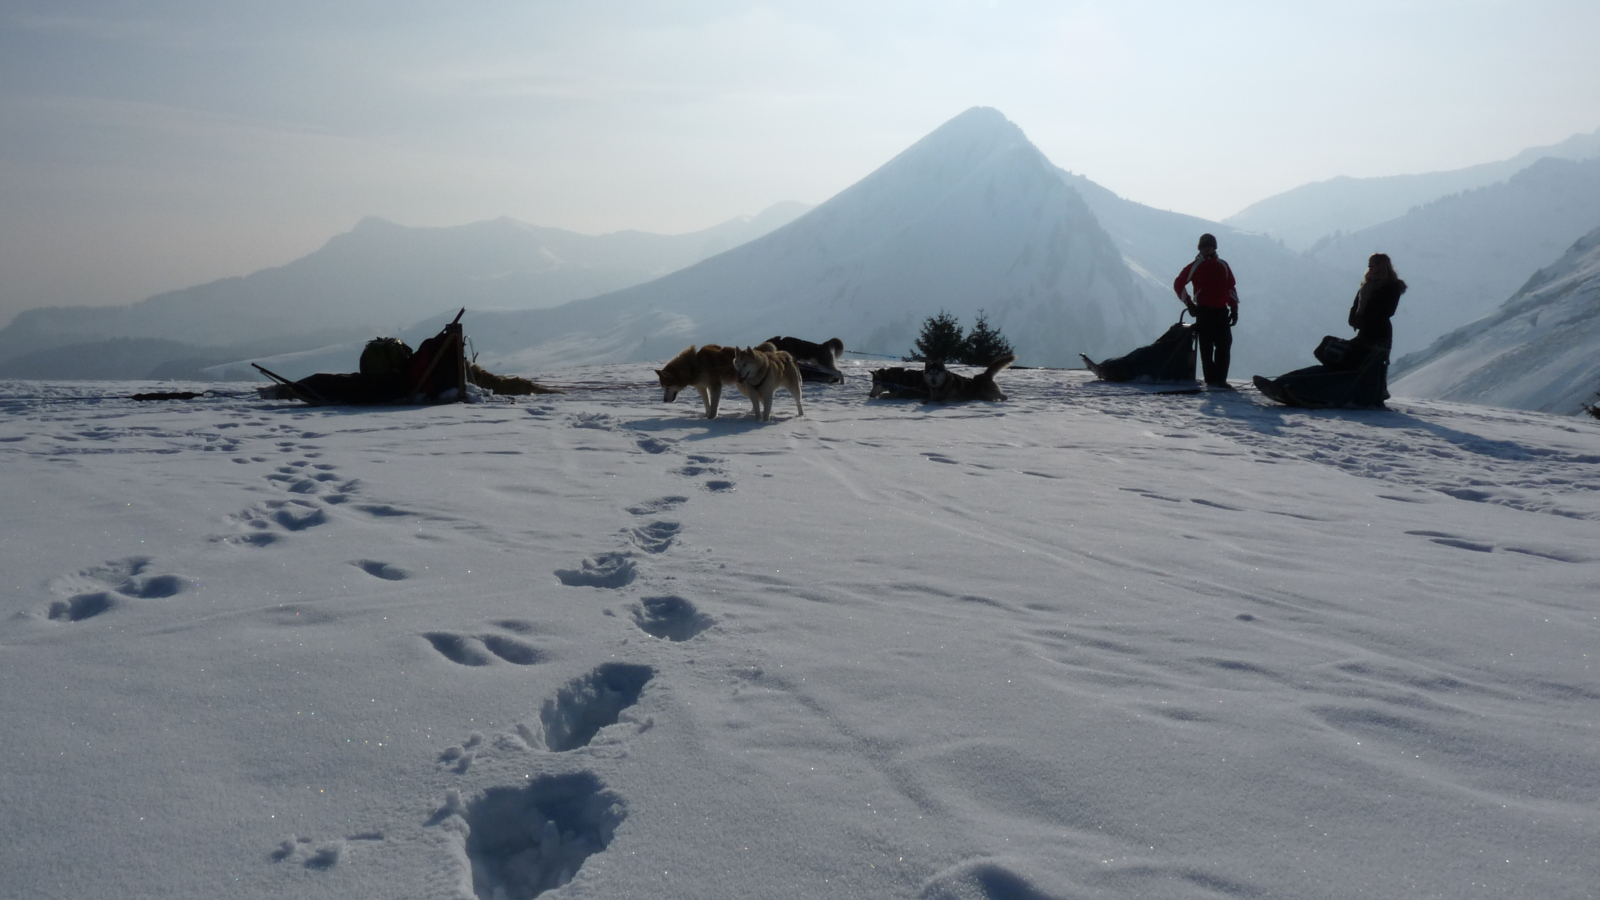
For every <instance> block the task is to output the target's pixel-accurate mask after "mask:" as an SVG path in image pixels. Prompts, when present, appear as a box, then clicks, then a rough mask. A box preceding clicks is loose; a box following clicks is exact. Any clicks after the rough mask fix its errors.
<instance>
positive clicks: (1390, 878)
mask: <svg viewBox="0 0 1600 900" xmlns="http://www.w3.org/2000/svg"><path fill="white" fill-rule="evenodd" d="M543 374H544V375H545V377H547V378H548V379H550V380H553V381H561V382H564V383H567V384H569V385H572V386H573V387H574V392H573V393H571V394H569V395H565V396H553V397H546V398H541V399H540V400H539V401H538V402H533V403H508V404H485V405H477V406H448V407H434V408H393V409H374V410H346V409H323V410H310V409H305V408H303V407H297V406H293V405H285V404H274V403H262V402H258V401H255V400H253V399H248V398H245V399H217V400H210V401H195V402H191V403H166V404H137V403H133V402H131V401H126V400H118V399H113V398H114V397H115V396H116V395H119V394H124V393H126V392H128V391H130V390H133V389H136V388H137V387H138V386H137V385H127V384H117V385H101V386H96V385H85V384H82V383H76V384H59V385H51V384H40V383H9V384H5V385H4V386H3V389H4V396H3V397H0V458H3V463H4V466H5V470H6V472H7V478H6V480H5V482H4V485H5V487H4V491H5V494H4V497H5V501H6V508H7V509H8V510H10V511H11V512H12V516H11V519H10V521H11V525H10V527H8V528H6V529H4V530H0V547H3V554H4V556H3V559H4V570H5V574H6V577H5V579H4V581H3V582H0V612H3V615H0V683H3V684H4V685H5V701H4V703H5V707H4V715H3V716H0V742H3V746H4V748H5V757H6V768H5V778H4V779H0V804H3V807H4V809H5V810H6V815H5V816H3V817H0V895H3V896H7V897H28V898H81V897H117V898H129V900H139V898H164V900H171V898H177V900H188V898H197V900H198V898H206V900H210V898H215V897H218V896H227V897H231V898H239V900H248V898H258V897H260V898H264V897H296V898H307V900H314V898H324V897H326V898H351V897H384V898H463V900H470V898H474V897H480V898H485V900H487V898H493V897H498V896H506V897H516V898H522V897H528V896H532V895H533V893H534V891H535V888H536V887H538V886H541V885H547V884H550V883H554V882H557V881H560V880H561V879H562V877H563V874H566V875H570V876H571V881H570V883H569V884H567V885H566V886H565V887H563V888H561V889H560V890H556V891H551V892H549V893H548V894H545V896H548V897H551V898H557V897H559V898H568V900H575V898H601V897H605V898H631V897H694V898H709V900H717V898H730V900H731V898H738V900H751V898H782V900H796V898H811V897H816V898H830V900H831V898H838V897H907V898H911V897H917V898H939V900H942V898H1008V900H1017V898H1025V900H1039V898H1056V900H1068V898H1072V900H1100V898H1104V900H1112V898H1127V897H1154V898H1216V897H1222V896H1226V897H1295V898H1306V900H1320V898H1330V900H1331V898H1340V900H1343V898H1349V897H1357V896H1372V897H1449V898H1453V900H1455V898H1460V900H1474V898H1488V897H1496V898H1506V897H1509V898H1529V900H1547V898H1552V897H1562V898H1580V897H1591V896H1594V893H1595V885H1596V884H1597V883H1600V861H1597V857H1596V855H1595V853H1594V848H1595V846H1596V845H1597V843H1600V818H1597V816H1596V814H1595V810H1596V808H1597V805H1600V788H1597V784H1596V781H1595V779H1594V772H1595V771H1596V770H1597V768H1600V732H1597V727H1600V726H1597V723H1600V690H1597V688H1596V684H1597V681H1596V660H1595V646H1596V638H1597V636H1600V606H1597V600H1596V592H1595V585H1596V584H1597V583H1600V552H1597V550H1596V548H1597V547H1600V465H1597V463H1600V427H1590V426H1581V424H1580V423H1577V422H1575V421H1574V420H1571V419H1557V418H1553V417H1549V416H1545V415H1541V414H1536V413H1522V412H1513V411H1504V410H1494V409H1489V408H1483V407H1463V406H1458V405H1454V404H1450V403H1445V402H1437V401H1408V400H1406V399H1404V398H1396V400H1395V401H1393V404H1394V406H1395V407H1396V408H1397V411H1396V412H1390V413H1383V412H1322V413H1305V412H1296V411H1292V410H1286V409H1283V408H1281V407H1269V406H1264V405H1261V403H1260V401H1259V398H1256V397H1255V396H1254V395H1253V394H1250V393H1240V394H1236V395H1219V394H1205V395H1200V396H1155V395H1151V394H1149V393H1145V392H1142V391H1139V390H1131V389H1128V388H1119V387H1114V386H1105V385H1095V384H1086V383H1084V382H1083V381H1082V377H1081V374H1080V373H1059V372H1044V371H1031V372H1027V371H1024V372H1009V373H1006V374H1005V375H1003V376H1002V383H1003V384H1004V386H1005V387H1006V389H1007V390H1008V391H1009V392H1010V393H1011V394H1012V397H1013V399H1012V401H1011V402H1008V403H1005V404H996V405H987V404H979V405H971V406H957V407H949V408H942V407H922V406H919V405H915V404H903V403H889V402H881V401H872V402H868V401H866V400H865V399H864V394H865V387H864V384H863V382H862V377H861V376H860V375H859V374H855V375H854V378H853V380H852V381H851V383H849V384H847V385H844V386H840V387H835V388H826V389H822V390H808V396H807V405H806V410H807V415H806V416H805V417H804V418H795V417H793V416H792V406H791V405H789V404H788V403H787V398H786V397H783V398H780V400H779V403H778V409H777V413H778V420H777V421H774V422H772V423H769V424H760V423H754V422H752V421H750V420H749V419H748V418H745V417H744V416H742V415H740V416H733V417H727V418H721V419H718V420H716V421H713V422H707V421H705V420H703V419H699V418H696V417H695V416H694V415H693V412H694V410H693V409H692V407H691V405H690V404H687V403H684V402H680V403H679V404H677V405H675V406H662V405H661V404H660V403H659V394H658V393H657V391H656V390H655V389H654V388H653V387H652V386H649V384H648V381H649V369H648V368H647V366H645V365H619V366H607V367H595V368H584V369H570V370H553V371H550V372H546V373H543ZM86 395H103V396H105V397H106V399H103V400H99V401H92V402H84V401H77V402H72V401H68V400H67V399H65V398H68V397H78V396H86ZM40 396H56V397H59V398H62V399H61V400H60V401H58V402H46V401H40V400H29V399H23V398H25V397H40ZM1593 424H1594V423H1591V426H1592V425H1593ZM1575 426H1578V427H1575ZM52 614H53V615H54V616H55V618H52V617H51V616H52ZM547 819H548V820H550V822H551V823H553V824H547Z"/></svg>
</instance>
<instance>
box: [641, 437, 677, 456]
mask: <svg viewBox="0 0 1600 900" xmlns="http://www.w3.org/2000/svg"><path fill="white" fill-rule="evenodd" d="M639 449H640V450H643V451H644V452H646V453H666V452H667V451H668V450H671V449H672V442H671V441H664V440H662V439H661V438H653V437H647V438H640V439H639Z"/></svg>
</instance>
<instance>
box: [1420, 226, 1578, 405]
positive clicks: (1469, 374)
mask: <svg viewBox="0 0 1600 900" xmlns="http://www.w3.org/2000/svg"><path fill="white" fill-rule="evenodd" d="M1395 369H1396V372H1397V373H1399V374H1400V377H1399V378H1398V379H1397V380H1396V381H1395V383H1394V388H1393V390H1394V393H1396V394H1406V395H1410V396H1416V397H1434V398H1439V399H1446V400H1462V401H1466V402H1468V403H1482V404H1487V405H1490V406H1510V407H1515V408H1518V409H1530V410H1537V411H1540V412H1553V413H1576V412H1578V411H1579V410H1581V409H1582V407H1583V404H1584V403H1586V402H1592V401H1593V400H1594V399H1595V395H1596V393H1597V392H1600V228H1596V229H1595V230H1594V231H1591V232H1589V233H1588V234H1587V235H1585V236H1584V237H1583V238H1582V239H1580V240H1579V241H1578V242H1577V243H1576V244H1573V245H1572V247H1571V248H1570V249H1568V250H1567V252H1566V253H1565V254H1564V255H1563V256H1562V257H1561V258H1560V259H1559V260H1557V261H1556V262H1555V263H1554V264H1552V265H1550V266H1549V267H1547V268H1544V269H1541V270H1539V272H1537V273H1536V274H1535V275H1534V276H1533V277H1532V278H1530V279H1529V280H1528V283H1527V284H1525V285H1523V286H1522V290H1520V291H1517V293H1516V295H1515V296H1513V297H1512V298H1511V299H1510V300H1507V301H1506V303H1505V305H1504V306H1502V307H1500V309H1499V311H1497V312H1496V313H1494V314H1493V315H1491V316H1487V317H1485V318H1483V319H1480V320H1478V321H1476V322H1473V323H1472V324H1471V325H1468V326H1466V327H1464V328H1460V329H1457V330H1455V331H1453V332H1451V333H1449V334H1447V335H1445V336H1444V337H1442V338H1440V339H1438V340H1437V341H1434V343H1433V345H1432V346H1430V347H1429V348H1428V349H1427V350H1425V351H1423V352H1421V353H1416V354H1412V355H1411V356H1408V357H1406V358H1404V359H1401V360H1400V361H1399V362H1398V363H1397V364H1396V366H1395Z"/></svg>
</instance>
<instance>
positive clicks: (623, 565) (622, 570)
mask: <svg viewBox="0 0 1600 900" xmlns="http://www.w3.org/2000/svg"><path fill="white" fill-rule="evenodd" d="M638 574H639V568H638V566H637V565H635V564H634V561H633V560H632V559H631V558H630V557H629V555H628V554H626V553H601V554H599V555H597V556H594V557H591V558H589V559H586V560H584V561H583V563H582V565H581V566H580V567H579V568H576V569H557V570H556V571H555V576H556V578H558V579H560V581H561V583H562V584H564V585H567V586H568V587H599V588H613V589H615V588H620V587H624V586H626V585H628V584H631V583H632V582H633V579H634V578H636V577H637V576H638Z"/></svg>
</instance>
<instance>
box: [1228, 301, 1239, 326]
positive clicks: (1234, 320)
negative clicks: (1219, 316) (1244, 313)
mask: <svg viewBox="0 0 1600 900" xmlns="http://www.w3.org/2000/svg"><path fill="white" fill-rule="evenodd" d="M1237 324H1239V307H1237V306H1230V307H1228V327H1230V328H1231V327H1233V326H1234V325H1237Z"/></svg>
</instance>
